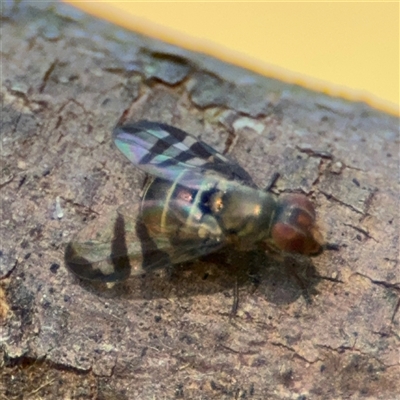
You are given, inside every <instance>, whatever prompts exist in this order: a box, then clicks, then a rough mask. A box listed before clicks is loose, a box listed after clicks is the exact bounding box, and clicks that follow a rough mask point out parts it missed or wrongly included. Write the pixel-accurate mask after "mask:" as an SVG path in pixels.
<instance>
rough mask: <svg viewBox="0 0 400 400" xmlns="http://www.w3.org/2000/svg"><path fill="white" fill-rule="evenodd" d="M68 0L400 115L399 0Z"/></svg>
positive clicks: (274, 74)
mask: <svg viewBox="0 0 400 400" xmlns="http://www.w3.org/2000/svg"><path fill="white" fill-rule="evenodd" d="M67 2H68V3H70V4H73V5H74V6H75V7H78V8H80V9H82V10H84V11H86V12H88V13H90V14H93V15H95V16H97V17H101V18H104V19H107V20H109V21H112V22H114V23H116V24H119V25H121V26H123V27H126V28H129V29H131V30H133V31H136V32H140V33H142V34H145V35H148V36H152V37H154V38H158V39H161V40H164V41H166V42H170V43H173V44H176V45H178V46H181V47H185V48H187V49H190V50H195V51H200V52H203V53H206V54H209V55H212V56H214V57H217V58H219V59H221V60H224V61H227V62H230V63H233V64H236V65H240V66H243V67H245V68H248V69H251V70H253V71H256V72H259V73H261V74H263V75H267V76H270V77H274V78H277V79H280V80H284V81H286V82H291V83H297V84H300V85H302V86H305V87H308V88H310V89H314V90H318V91H322V92H325V93H328V94H330V95H333V96H340V97H343V98H346V99H349V100H354V101H364V102H366V103H368V104H370V105H371V106H372V107H374V108H378V109H380V110H383V111H386V112H389V113H391V114H395V115H399V86H400V83H399V74H400V66H399V62H400V61H399V47H400V46H399V41H400V33H399V17H400V5H399V2H386V3H385V2H374V3H370V2H351V3H346V2H344V3H343V2H326V3H325V2H223V1H222V2H180V1H175V2H150V1H147V2H136V1H125V2H119V1H103V2H98V1H94V2H92V1H83V2H82V1H81V2H75V1H67Z"/></svg>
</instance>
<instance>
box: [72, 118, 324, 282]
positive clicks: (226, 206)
mask: <svg viewBox="0 0 400 400" xmlns="http://www.w3.org/2000/svg"><path fill="white" fill-rule="evenodd" d="M113 141H114V143H115V145H116V147H117V148H118V149H119V150H120V151H121V152H122V153H123V154H124V155H125V157H127V158H128V160H129V161H131V162H132V163H133V165H135V166H136V167H138V168H140V169H141V170H143V171H144V172H146V173H147V174H148V175H149V176H150V178H149V179H147V181H146V185H145V188H144V191H143V196H142V198H141V199H140V200H139V201H137V202H132V203H131V204H128V205H124V206H122V207H119V208H118V210H116V212H115V213H114V215H113V216H112V217H111V219H110V220H109V221H106V222H105V223H103V224H102V226H103V227H102V228H101V230H99V231H97V228H96V227H94V226H88V227H87V228H85V229H84V230H83V231H82V232H81V233H80V234H79V235H78V236H77V238H75V239H74V240H73V241H72V242H71V243H69V244H68V246H67V249H66V253H65V259H66V264H67V265H68V266H69V268H70V269H71V270H72V271H73V272H74V273H75V274H76V275H78V276H79V277H80V278H83V279H90V280H100V281H103V282H117V281H121V280H124V279H126V278H127V277H128V276H130V275H139V274H142V273H145V272H147V271H149V270H154V269H158V268H162V267H165V266H168V265H171V264H179V263H182V262H185V261H189V260H192V259H195V258H198V257H201V256H204V255H206V254H210V253H212V252H215V251H217V250H219V249H221V248H223V247H225V246H234V248H235V249H236V250H241V251H249V250H253V249H263V250H265V251H268V252H273V253H282V252H283V253H285V252H288V253H299V254H304V255H310V256H312V255H317V254H319V253H320V252H321V251H322V249H323V246H322V237H321V234H320V232H319V230H318V227H317V224H316V213H315V210H314V206H313V205H312V203H311V202H310V200H308V198H307V197H306V196H304V195H302V194H285V195H281V196H276V195H274V194H272V193H269V192H266V191H263V190H261V189H259V188H257V187H256V185H255V184H254V182H253V180H252V179H251V177H250V175H249V174H248V173H247V172H246V171H245V170H244V169H243V168H242V167H241V166H240V165H238V164H237V163H235V162H233V161H231V160H229V159H228V158H227V157H225V156H224V155H222V154H220V153H218V152H217V151H216V150H215V149H213V148H212V147H210V146H209V145H207V144H206V143H204V142H202V141H200V140H198V139H197V138H195V137H194V136H192V135H190V134H188V133H186V132H184V131H182V130H180V129H178V128H175V127H173V126H170V125H166V124H163V123H158V122H150V121H139V122H134V123H127V124H125V125H120V126H117V127H116V128H115V129H114V131H113Z"/></svg>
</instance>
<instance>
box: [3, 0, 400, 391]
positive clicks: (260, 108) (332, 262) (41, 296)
mask: <svg viewBox="0 0 400 400" xmlns="http://www.w3.org/2000/svg"><path fill="white" fill-rule="evenodd" d="M1 24H2V38H1V42H2V84H1V97H2V117H1V125H0V129H1V139H2V146H3V151H2V160H1V164H2V165H1V168H2V174H1V177H0V179H1V180H0V187H1V201H2V217H1V231H0V233H1V256H0V262H1V264H0V277H1V281H0V282H1V292H0V316H1V323H2V325H1V336H0V337H1V345H2V346H1V349H2V350H1V351H2V355H3V363H2V369H1V375H2V376H1V380H0V388H1V390H0V393H1V394H2V396H1V398H5V399H38V398H41V399H55V398H59V399H61V398H62V399H67V398H80V399H152V398H155V399H164V398H165V399H172V398H184V399H194V398H202V399H231V398H235V399H266V398H268V399H322V398H323V399H338V398H343V399H349V398H351V399H358V398H366V399H389V398H390V399H393V398H397V397H398V396H400V380H399V376H400V367H399V344H400V332H399V322H400V321H399V304H400V300H399V294H400V286H399V285H400V277H399V265H398V260H399V200H398V199H399V172H398V166H399V131H398V129H399V119H398V118H396V117H393V116H390V115H386V114H384V113H382V112H378V111H376V110H374V109H372V108H370V107H369V106H367V105H365V104H362V103H351V102H347V101H344V100H342V99H339V98H332V97H329V96H326V95H324V94H321V93H315V92H312V91H309V90H306V89H303V88H301V87H298V86H295V85H290V84H286V83H283V82H279V81H276V80H273V79H269V78H266V77H263V76H260V75H257V74H255V73H252V72H250V71H247V70H243V69H241V68H238V67H235V66H232V65H227V64H225V63H222V62H220V61H218V60H215V59H211V58H209V57H207V56H205V55H202V54H196V53H192V52H189V51H186V50H184V49H180V48H176V47H174V46H171V45H168V44H165V43H162V42H159V41H156V40H153V39H149V38H146V37H143V36H140V35H138V34H135V33H132V32H127V31H125V30H123V29H121V28H118V27H116V26H113V25H111V24H109V23H106V22H102V21H99V20H94V19H93V18H91V17H89V16H87V15H84V14H82V13H81V12H78V11H76V10H73V9H72V8H69V7H68V6H65V5H63V4H58V3H56V4H54V3H42V2H37V3H29V2H15V3H12V4H10V3H5V4H4V5H3V10H2V21H1ZM121 118H124V119H126V118H130V119H134V120H139V119H148V120H155V121H162V122H165V123H169V124H171V125H174V126H177V127H180V128H182V129H184V130H185V131H187V132H190V133H192V134H194V135H197V136H201V138H202V140H203V141H205V142H207V143H208V144H210V145H212V146H213V147H215V148H216V149H218V150H219V151H221V152H224V153H227V154H229V155H230V156H231V157H233V158H235V159H236V160H237V161H238V162H239V163H240V164H241V165H242V166H243V167H245V168H246V170H247V171H248V172H249V173H250V174H251V175H252V177H253V178H254V180H255V182H257V184H259V185H260V187H265V186H266V185H267V184H268V181H269V180H270V178H271V176H273V174H274V173H275V172H278V173H279V174H280V177H279V179H278V180H277V181H276V183H275V184H274V186H273V191H275V192H276V193H277V194H279V193H282V192H292V191H300V192H303V193H305V194H306V195H307V196H308V197H310V198H311V199H312V201H313V202H314V204H315V205H316V209H317V213H318V218H319V220H320V225H321V226H322V230H323V233H324V236H325V238H326V241H327V242H329V243H336V244H337V246H336V247H337V250H327V251H325V252H324V253H323V254H322V255H320V256H318V257H316V258H313V259H312V260H309V259H305V258H299V257H297V258H295V257H293V258H286V259H285V260H284V261H279V260H274V259H272V258H270V257H269V256H267V255H263V254H254V253H250V254H247V253H246V254H233V253H232V254H231V253H225V254H224V253H222V254H217V255H214V256H210V257H207V258H206V259H202V260H200V261H196V262H193V263H191V264H188V265H184V266H178V267H176V268H174V269H173V271H172V273H171V271H169V272H170V273H169V275H168V274H167V273H163V272H162V271H161V272H160V273H158V274H154V276H145V277H140V278H135V279H130V280H128V281H127V282H126V283H124V284H122V285H117V286H115V287H113V288H109V289H107V288H103V287H100V286H99V287H97V286H94V285H91V284H88V283H85V282H80V281H79V280H78V279H77V278H76V277H74V276H73V275H72V274H71V273H70V272H69V271H68V269H67V268H66V267H65V264H64V254H63V252H64V248H65V244H66V243H67V242H68V241H69V240H71V238H72V237H73V236H74V235H75V234H76V233H77V232H78V231H79V230H80V229H82V228H83V227H84V226H85V225H86V224H87V223H90V220H92V219H96V218H99V217H100V216H103V215H106V214H107V212H108V211H112V210H113V209H115V207H117V206H118V205H119V204H122V203H126V202H129V201H130V199H132V197H133V196H134V195H135V196H136V195H138V193H139V192H140V190H141V187H142V180H143V174H142V173H140V172H139V171H138V170H137V169H135V168H133V167H131V166H130V165H128V164H127V163H126V162H125V161H124V160H123V158H122V157H120V155H119V154H118V153H117V151H115V149H114V148H113V147H112V146H111V145H110V143H111V131H112V128H113V127H114V126H115V124H116V123H117V122H118V121H119V120H120V119H121ZM232 265H234V266H235V268H233V267H232ZM253 267H255V269H256V270H257V279H258V282H257V285H256V284H254V279H251V277H252V276H253V275H252V270H253ZM236 279H237V280H238V283H239V307H238V312H237V315H236V316H234V317H233V316H232V315H231V314H230V309H231V307H232V302H233V288H234V286H235V280H236Z"/></svg>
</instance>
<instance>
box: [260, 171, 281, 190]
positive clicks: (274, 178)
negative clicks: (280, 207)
mask: <svg viewBox="0 0 400 400" xmlns="http://www.w3.org/2000/svg"><path fill="white" fill-rule="evenodd" d="M280 176H281V174H280V173H279V172H274V173H273V174H272V176H271V179H270V180H269V182H268V184H267V186H266V187H265V189H264V191H265V192H270V191H271V189H272V188H273V187H274V185H275V183H276V181H277V180H278V179H279V177H280Z"/></svg>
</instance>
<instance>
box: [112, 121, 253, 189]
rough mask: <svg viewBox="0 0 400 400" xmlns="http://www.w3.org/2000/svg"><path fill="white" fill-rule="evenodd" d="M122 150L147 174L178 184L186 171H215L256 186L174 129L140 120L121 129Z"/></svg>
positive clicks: (118, 136)
mask: <svg viewBox="0 0 400 400" xmlns="http://www.w3.org/2000/svg"><path fill="white" fill-rule="evenodd" d="M113 138H114V143H115V144H116V146H117V147H118V149H119V150H120V151H121V152H122V153H123V154H124V155H125V156H126V157H127V158H128V159H129V160H130V161H131V162H132V163H133V164H134V165H136V166H137V167H139V168H141V169H142V170H143V171H145V172H147V173H149V174H151V175H155V176H158V177H160V178H163V179H168V180H171V181H174V180H175V179H176V177H177V176H179V174H180V173H181V172H182V171H183V170H188V169H189V170H193V172H197V173H199V174H203V173H204V172H205V171H214V172H216V173H217V174H218V175H221V176H223V177H225V178H227V179H229V180H236V181H239V182H242V183H244V184H246V185H249V186H254V183H253V181H252V179H251V177H250V175H249V174H248V173H247V172H246V171H245V170H244V169H243V168H242V167H241V166H240V165H238V164H237V163H235V162H233V161H231V160H229V159H228V158H226V157H225V156H223V155H222V154H220V153H218V152H217V151H216V150H215V149H213V148H212V147H210V146H209V145H207V144H206V143H204V142H202V141H200V140H198V139H197V138H195V137H194V136H192V135H190V134H188V133H186V132H184V131H182V130H181V129H178V128H175V127H173V126H170V125H167V124H162V123H158V122H150V121H139V122H135V123H128V124H126V125H121V126H117V127H116V128H115V129H114V132H113Z"/></svg>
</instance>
